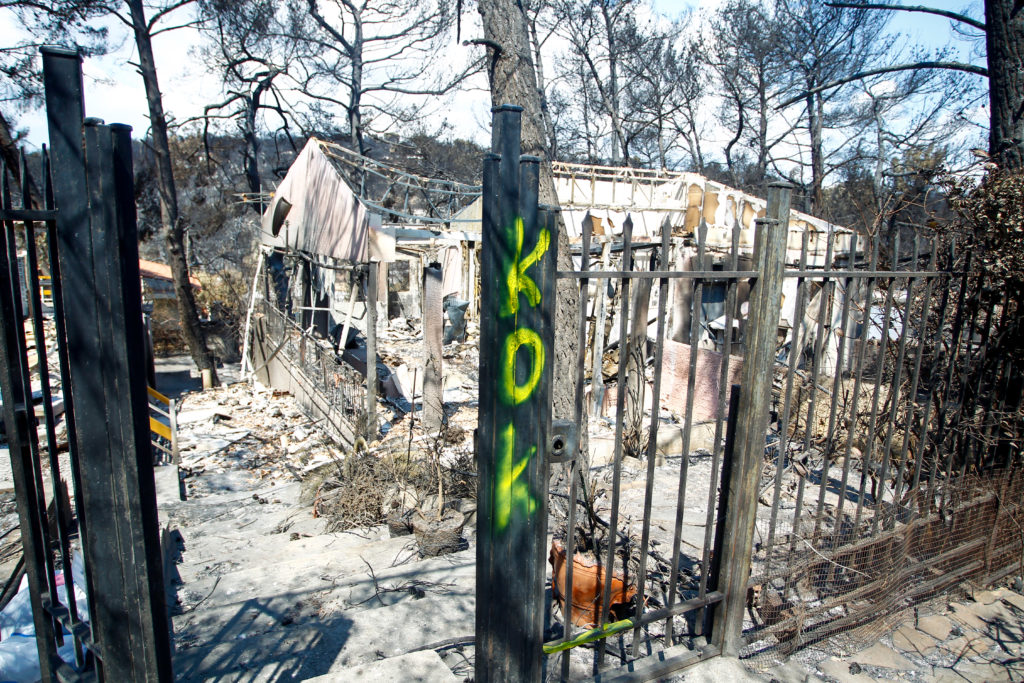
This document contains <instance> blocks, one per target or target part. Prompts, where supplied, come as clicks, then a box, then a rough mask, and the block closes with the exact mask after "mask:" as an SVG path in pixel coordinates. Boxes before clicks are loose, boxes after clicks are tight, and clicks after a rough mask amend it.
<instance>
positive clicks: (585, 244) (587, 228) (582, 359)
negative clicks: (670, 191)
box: [552, 212, 604, 681]
mask: <svg viewBox="0 0 1024 683" xmlns="http://www.w3.org/2000/svg"><path fill="white" fill-rule="evenodd" d="M582 227H583V231H582V235H581V238H582V243H581V246H582V250H581V252H580V253H581V256H580V270H581V271H583V272H586V271H587V269H588V268H589V267H590V237H591V234H592V232H593V227H594V221H593V219H592V218H591V217H590V213H589V212H587V214H586V215H585V216H584V217H583V226H582ZM603 285H604V281H603V280H598V288H600V287H602V286H603ZM589 287H590V279H589V278H581V279H580V298H579V327H578V329H577V331H576V334H577V347H576V413H575V418H576V424H577V425H582V424H583V411H584V410H586V406H585V405H584V398H583V396H584V395H583V389H584V386H583V385H584V377H583V373H584V367H585V365H586V355H587V352H586V348H587V298H588V296H589V293H590V292H589ZM596 324H597V325H603V323H602V321H600V320H597V323H596ZM593 358H594V359H595V363H599V362H600V358H601V354H600V353H599V352H598V350H597V349H596V348H595V349H594V355H593ZM591 372H592V376H593V377H594V380H593V381H594V382H596V381H597V379H596V378H597V374H598V373H599V372H600V366H599V365H595V366H594V370H592V371H591ZM591 386H593V383H592V384H591ZM577 443H578V444H583V443H585V442H584V440H583V439H581V438H577ZM579 456H580V454H579V453H578V452H577V453H573V454H572V459H571V460H570V461H569V463H568V464H567V465H566V469H567V471H568V476H569V509H568V511H567V513H566V520H565V536H564V538H563V543H564V549H565V583H564V584H563V586H564V589H563V596H562V597H563V603H562V604H563V605H564V607H563V610H562V625H563V631H564V638H563V640H565V641H566V642H568V641H570V640H572V631H573V620H572V584H573V578H574V577H573V556H574V554H575V552H576V495H577V490H578V485H577V483H576V482H577V478H578V477H580V476H586V474H585V473H582V472H580V471H579V463H580V457H579ZM588 460H589V459H584V462H587V461H588ZM557 580H558V577H557V576H552V582H556V581H557ZM571 659H572V654H571V652H566V653H564V654H563V655H562V666H561V671H560V672H559V676H560V679H561V680H563V681H567V680H569V664H570V660H571Z"/></svg>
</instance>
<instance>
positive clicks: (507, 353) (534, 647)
mask: <svg viewBox="0 0 1024 683" xmlns="http://www.w3.org/2000/svg"><path fill="white" fill-rule="evenodd" d="M493 111H494V120H493V140H494V144H493V152H494V153H492V154H489V155H488V156H487V158H486V159H485V161H484V175H483V177H484V185H483V235H482V252H481V267H480V282H481V306H480V402H479V417H478V429H477V462H478V467H479V473H480V476H479V484H478V487H479V488H478V515H479V523H478V532H477V538H478V544H477V570H476V571H477V574H476V680H477V681H479V682H484V681H536V680H540V677H541V666H542V659H543V651H542V646H543V625H544V610H545V601H544V564H545V559H546V553H545V550H546V548H545V540H546V534H545V530H546V526H547V495H546V484H547V477H546V472H547V465H546V455H547V453H548V450H549V449H548V441H549V439H550V434H551V382H552V371H553V370H552V362H553V359H554V326H553V325H554V310H555V246H554V245H555V244H557V242H556V238H555V235H554V234H553V233H552V229H553V228H552V227H551V225H552V223H553V222H552V221H544V222H543V224H542V222H541V221H540V219H539V211H538V206H537V200H538V180H539V162H540V160H539V159H537V158H536V157H528V156H520V124H521V116H522V108H521V107H517V106H512V105H503V106H500V107H497V108H495V109H494V110H493Z"/></svg>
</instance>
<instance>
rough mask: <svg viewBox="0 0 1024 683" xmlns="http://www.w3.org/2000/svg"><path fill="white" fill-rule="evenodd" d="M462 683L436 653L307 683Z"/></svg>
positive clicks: (364, 666) (414, 655)
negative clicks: (398, 682)
mask: <svg viewBox="0 0 1024 683" xmlns="http://www.w3.org/2000/svg"><path fill="white" fill-rule="evenodd" d="M461 680H462V679H460V678H457V677H456V676H455V674H453V673H452V670H451V669H449V668H448V666H447V665H446V664H445V663H444V660H443V659H441V657H440V656H438V654H437V653H436V652H434V651H433V650H421V651H419V652H410V653H409V654H405V655H399V656H397V657H389V658H388V659H381V660H378V661H376V662H371V663H369V664H360V665H359V666H354V667H352V668H350V669H345V670H343V671H338V672H335V673H329V674H324V675H323V676H317V677H316V678H310V679H307V680H306V683H336V682H337V681H361V682H364V683H393V682H394V681H403V682H404V683H459V681H461Z"/></svg>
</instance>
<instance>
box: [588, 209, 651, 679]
mask: <svg viewBox="0 0 1024 683" xmlns="http://www.w3.org/2000/svg"><path fill="white" fill-rule="evenodd" d="M622 270H623V271H627V272H628V271H631V270H633V219H632V218H631V217H630V216H626V220H625V222H624V223H623V224H622ZM629 291H630V280H629V278H622V280H621V284H620V285H619V375H618V379H617V380H616V382H615V447H614V456H613V457H614V463H613V466H612V500H611V504H612V509H611V521H610V522H609V523H608V552H607V557H606V559H605V566H604V586H603V588H602V590H601V615H600V620H599V621H598V626H600V627H603V626H604V625H605V624H606V623H608V614H609V609H610V608H611V605H609V604H608V603H609V602H610V601H611V595H612V578H613V577H614V576H615V547H616V543H615V540H616V538H615V536H616V532H617V531H618V528H619V492H620V487H621V485H622V435H623V430H624V427H625V424H624V423H625V410H626V394H627V391H626V365H627V364H628V363H629V356H630V353H631V351H632V350H631V349H630V342H631V341H632V336H631V335H630V334H629V330H628V325H629V319H630V315H629V308H630V297H629ZM645 323H646V321H645ZM598 552H599V551H598ZM607 645H608V642H607V640H602V641H601V642H600V643H599V644H598V646H597V660H596V662H595V664H596V666H597V667H598V668H600V666H601V665H602V664H603V663H604V655H605V650H606V649H607Z"/></svg>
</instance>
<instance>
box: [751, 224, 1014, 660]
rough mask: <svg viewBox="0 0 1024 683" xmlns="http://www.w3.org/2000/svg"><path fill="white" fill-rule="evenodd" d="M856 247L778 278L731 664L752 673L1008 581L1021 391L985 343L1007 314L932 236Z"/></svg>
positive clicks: (871, 634)
mask: <svg viewBox="0 0 1024 683" xmlns="http://www.w3.org/2000/svg"><path fill="white" fill-rule="evenodd" d="M901 236H902V237H906V238H908V239H905V240H904V244H902V245H901V244H900V239H899V238H900V237H901ZM859 241H860V244H859V245H858V248H857V249H856V258H853V259H851V260H850V261H849V262H848V263H846V264H837V265H836V267H835V268H833V267H831V266H832V260H831V259H826V263H825V267H824V268H823V269H821V270H813V269H808V268H806V267H800V268H799V269H797V270H791V271H787V278H789V279H790V280H792V281H793V284H792V285H791V287H790V289H791V291H792V290H793V289H795V293H796V304H795V305H796V315H795V316H794V319H795V323H794V324H793V326H792V327H791V329H789V330H788V331H787V333H786V339H785V342H784V343H783V344H782V347H781V350H780V354H779V361H778V362H777V365H776V369H775V378H774V379H775V392H774V401H775V404H776V405H775V406H774V410H775V411H776V415H777V420H776V421H775V422H774V423H773V425H772V429H771V431H770V433H769V435H768V439H767V444H766V450H765V459H764V463H763V470H762V474H761V486H760V489H759V494H760V495H759V500H758V511H757V525H756V535H755V544H754V548H753V558H752V560H753V561H752V569H751V578H750V580H749V582H748V595H747V616H746V621H745V629H744V640H745V642H746V647H745V649H744V651H743V653H742V654H743V655H744V656H746V657H748V658H750V660H751V661H752V663H753V664H755V665H756V666H761V667H765V668H766V667H768V666H771V665H772V664H774V663H776V662H778V661H780V660H781V659H783V658H785V657H786V656H787V655H789V654H790V653H792V652H793V651H794V650H796V649H798V648H800V647H803V646H806V645H809V644H813V643H822V642H823V641H826V642H827V643H828V644H830V645H831V646H835V647H840V648H846V647H849V646H850V645H851V644H853V643H852V642H851V641H860V642H863V643H866V642H869V641H870V640H873V639H876V638H877V636H878V635H880V633H881V632H882V631H883V630H885V629H887V628H889V626H890V625H891V622H892V621H893V620H894V619H898V618H899V615H900V613H901V612H903V611H904V610H906V609H907V608H909V607H911V606H914V605H917V604H920V603H921V602H922V601H925V600H927V599H928V598H930V597H933V596H935V595H937V594H939V593H940V592H942V591H944V590H947V589H949V588H950V587H952V586H955V585H957V584H959V583H961V582H963V581H964V580H975V581H978V582H980V583H987V582H991V581H993V580H997V579H998V578H1000V577H1001V576H1005V575H1006V574H1007V573H1009V572H1012V571H1020V570H1021V551H1022V549H1024V545H1022V534H1021V529H1022V528H1021V526H1020V509H1019V508H1020V504H1019V502H1018V500H1019V499H1020V494H1021V488H1022V485H1021V483H1020V482H1019V481H1017V480H1018V479H1019V477H1018V476H1017V468H1018V466H1019V463H1018V462H1017V457H1016V446H1015V440H1014V436H1015V435H1016V434H1017V433H1018V428H1017V427H1018V421H1017V418H1016V406H1017V405H1018V404H1019V386H1018V385H1019V380H1018V379H1017V377H1016V375H1015V373H1014V371H1013V364H1012V362H1009V361H1007V360H1005V359H996V358H993V357H992V352H993V350H994V347H993V345H992V344H990V339H992V338H993V332H996V333H998V330H999V329H1000V322H1005V321H1006V320H1007V319H1008V316H1010V315H1011V314H1012V313H1013V312H1014V311H1015V310H1016V304H1015V302H1011V301H1010V300H1009V298H1008V297H1002V298H1001V297H1000V296H998V295H994V294H993V293H992V292H986V288H985V282H984V281H983V279H982V278H979V277H975V276H971V275H969V274H968V270H967V268H966V265H965V264H967V263H968V261H967V260H965V259H960V258H957V255H956V252H955V250H954V249H953V247H952V245H950V244H948V243H947V244H940V241H939V239H938V238H937V237H936V236H934V235H918V234H910V235H900V234H896V235H894V236H893V237H892V239H891V240H889V241H888V244H885V243H884V242H883V240H882V239H881V238H880V237H879V236H875V238H874V239H870V240H869V239H868V238H864V237H861V238H860V240H859ZM955 268H957V269H959V270H955ZM837 293H838V295H837Z"/></svg>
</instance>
